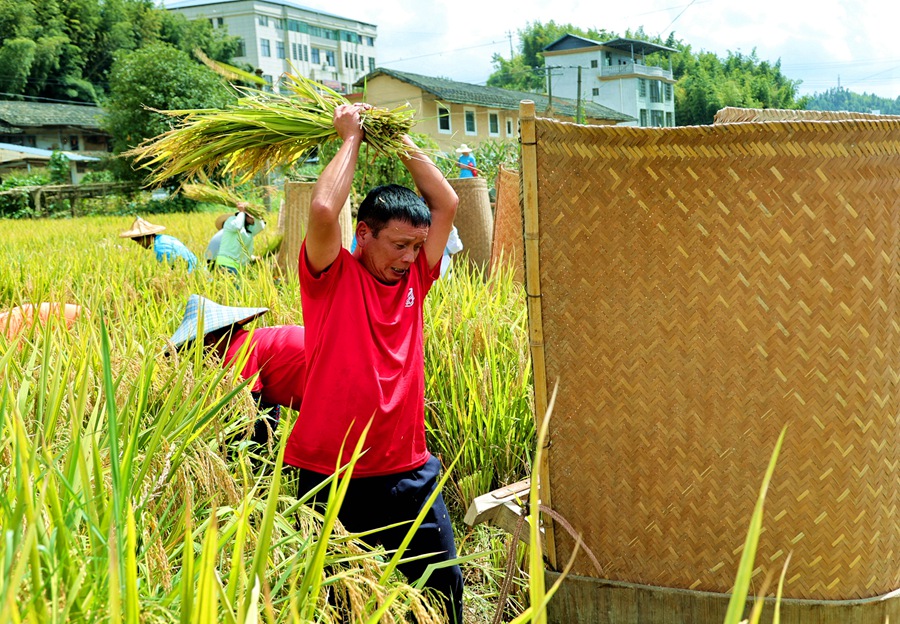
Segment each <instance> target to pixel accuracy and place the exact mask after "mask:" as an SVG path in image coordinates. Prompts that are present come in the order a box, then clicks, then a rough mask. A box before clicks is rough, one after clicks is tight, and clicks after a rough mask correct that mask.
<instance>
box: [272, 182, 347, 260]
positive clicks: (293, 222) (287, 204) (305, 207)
mask: <svg viewBox="0 0 900 624" xmlns="http://www.w3.org/2000/svg"><path fill="white" fill-rule="evenodd" d="M314 186H315V182H285V183H284V206H282V208H281V214H279V215H278V225H279V227H280V228H281V231H282V233H283V238H282V239H281V248H280V249H279V250H278V264H279V266H280V267H281V269H282V271H285V272H290V273H292V274H294V275H297V270H298V268H297V260H298V259H299V258H300V246H301V245H302V244H303V239H304V237H305V236H306V226H307V223H308V221H309V205H310V200H311V199H312V190H313V187H314ZM339 222H340V225H341V245H343V247H344V248H345V249H350V244H351V242H352V241H353V218H352V216H351V215H350V198H349V197H348V198H347V202H346V203H345V204H344V207H343V208H342V209H341V214H340V217H339Z"/></svg>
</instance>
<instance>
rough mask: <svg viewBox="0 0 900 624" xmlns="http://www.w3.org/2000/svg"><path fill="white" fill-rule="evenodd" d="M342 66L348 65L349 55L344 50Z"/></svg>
mask: <svg viewBox="0 0 900 624" xmlns="http://www.w3.org/2000/svg"><path fill="white" fill-rule="evenodd" d="M344 67H345V68H347V67H350V55H349V54H348V53H347V52H344Z"/></svg>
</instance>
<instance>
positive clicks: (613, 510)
mask: <svg viewBox="0 0 900 624" xmlns="http://www.w3.org/2000/svg"><path fill="white" fill-rule="evenodd" d="M536 130H537V172H538V179H537V186H538V212H539V226H540V262H541V264H540V266H541V276H540V277H541V280H540V281H541V292H542V315H543V319H544V321H543V332H544V338H545V353H546V366H547V379H548V384H552V383H554V382H555V380H557V379H559V382H560V387H559V395H558V397H557V401H556V406H555V409H554V413H553V418H552V421H551V446H550V450H549V453H550V455H549V462H550V487H551V493H552V501H553V507H554V508H555V509H556V510H557V511H558V512H560V513H561V514H562V515H563V516H564V517H565V518H566V519H568V520H569V522H571V523H572V524H573V525H574V526H575V528H576V530H578V531H580V532H581V533H582V534H583V537H584V539H585V541H586V544H587V546H588V547H589V548H590V549H591V550H592V551H593V552H594V554H595V555H596V556H597V557H598V558H599V559H600V562H601V563H602V564H603V567H604V573H605V575H606V578H609V579H612V580H621V581H628V582H635V583H644V584H650V585H658V586H663V587H672V588H684V589H694V590H708V591H718V592H728V591H730V588H731V585H732V583H733V580H734V576H735V572H736V569H737V564H738V561H739V559H740V555H741V548H742V545H743V541H744V538H745V536H746V531H747V528H748V526H749V518H750V514H751V511H752V508H753V505H754V502H755V499H756V496H757V493H758V488H759V483H760V481H761V479H762V475H763V473H764V470H765V466H766V463H767V461H768V458H769V454H770V452H771V450H772V448H773V446H774V442H775V440H776V438H777V436H778V434H779V432H780V430H781V428H782V427H783V426H784V425H785V424H787V425H788V431H787V437H786V442H785V447H784V448H783V450H782V454H781V457H780V458H779V461H778V466H777V468H776V471H775V475H774V480H773V485H772V487H771V488H770V489H769V492H768V497H767V499H766V515H765V519H764V531H763V534H762V537H761V542H760V547H759V551H758V554H757V558H756V562H757V565H758V566H759V569H758V570H757V573H758V576H757V577H756V578H757V581H756V582H757V583H758V582H761V580H762V574H763V573H764V571H765V570H768V569H770V568H776V569H780V566H781V565H782V564H783V563H784V561H785V557H786V556H787V554H788V553H789V552H791V551H792V552H793V557H792V560H791V564H790V568H789V570H788V573H787V580H786V586H785V596H786V597H788V598H809V599H822V600H841V599H852V598H863V597H869V596H875V595H880V594H883V593H887V592H889V591H892V590H894V589H897V588H898V587H900V523H898V522H897V517H898V516H897V512H898V509H897V505H898V499H900V497H898V478H900V445H898V439H900V438H898V433H900V431H898V429H900V422H898V413H900V395H898V392H897V386H898V365H900V360H898V357H900V341H898V331H900V325H898V318H897V315H898V288H897V285H898V282H897V279H898V274H897V269H898V245H900V176H898V171H900V121H892V120H887V121H877V122H876V121H870V120H857V121H835V122H805V121H798V122H789V121H784V122H767V123H741V124H722V125H714V126H697V127H685V128H665V129H656V128H627V127H585V126H576V125H573V124H567V123H560V122H556V121H552V120H548V119H538V120H537V124H536ZM551 389H552V388H551ZM555 539H556V545H557V549H558V551H557V552H558V556H559V561H562V562H565V561H567V560H568V557H569V555H570V553H571V551H572V545H573V544H572V540H571V539H570V538H569V536H568V534H567V533H566V532H564V531H562V530H557V531H556V532H555ZM573 572H574V573H576V574H581V575H585V576H591V575H593V574H595V572H594V571H593V567H592V566H591V565H590V564H589V562H588V561H587V559H586V558H585V557H581V558H580V559H579V561H578V562H577V563H576V566H575V569H574V570H573Z"/></svg>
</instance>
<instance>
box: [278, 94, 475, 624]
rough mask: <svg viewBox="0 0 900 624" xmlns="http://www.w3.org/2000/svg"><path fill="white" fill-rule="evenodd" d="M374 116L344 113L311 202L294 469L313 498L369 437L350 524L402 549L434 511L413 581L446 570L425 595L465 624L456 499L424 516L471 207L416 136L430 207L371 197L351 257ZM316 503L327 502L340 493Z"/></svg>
mask: <svg viewBox="0 0 900 624" xmlns="http://www.w3.org/2000/svg"><path fill="white" fill-rule="evenodd" d="M368 107H369V106H368V105H367V104H346V105H341V106H338V107H337V108H336V110H335V112H334V116H333V123H334V127H335V130H336V131H337V134H338V135H339V136H340V138H341V139H343V143H342V144H341V146H340V148H339V149H338V151H337V154H336V155H335V156H334V157H333V158H332V159H331V161H330V162H329V163H328V165H327V166H326V167H325V169H324V170H323V171H322V173H321V175H320V176H319V179H318V181H317V182H316V184H315V186H314V188H313V191H312V197H311V199H310V209H309V222H308V227H307V231H306V238H305V240H304V241H303V243H302V245H301V248H300V258H299V277H300V298H301V305H302V307H303V320H304V324H305V326H306V354H307V383H306V388H305V393H304V395H303V404H302V405H301V407H300V413H299V415H298V417H297V421H296V423H295V425H294V428H293V430H292V431H291V434H290V436H289V438H288V441H287V445H286V447H285V455H284V459H285V462H286V463H288V464H290V465H293V466H297V467H299V468H300V474H299V476H298V495H301V496H302V495H304V494H305V493H307V492H309V491H310V490H312V489H313V488H314V487H315V486H317V485H318V484H320V483H321V482H322V481H323V480H325V479H327V478H328V477H329V476H330V475H331V474H333V473H334V471H335V470H336V468H337V467H338V466H339V465H341V466H342V465H345V464H346V463H347V461H348V460H349V459H350V456H351V454H352V452H353V449H354V448H355V447H356V445H357V444H358V442H359V440H360V439H361V437H362V435H363V431H364V430H365V429H366V428H367V427H368V433H367V434H366V437H365V442H364V445H363V448H364V449H365V452H364V454H363V455H362V456H361V457H360V458H359V460H358V461H357V462H356V464H355V466H354V469H353V474H352V475H351V479H350V482H349V486H348V490H347V493H346V496H345V498H344V500H343V503H342V504H341V507H340V510H339V511H338V518H340V520H341V522H342V523H343V525H344V526H345V527H346V528H347V530H349V531H351V532H354V533H364V534H365V535H366V537H365V538H364V539H366V540H369V541H370V542H371V543H374V542H378V543H380V544H382V545H383V546H384V547H385V548H386V549H387V550H388V551H391V550H394V549H397V548H399V547H400V545H401V543H402V542H403V540H404V538H405V537H406V533H407V532H408V528H409V522H410V521H412V520H414V519H415V518H416V517H417V515H418V514H419V512H420V511H424V513H425V516H424V521H423V522H422V525H421V526H420V527H419V529H418V531H417V532H416V534H415V535H414V536H413V539H412V541H411V542H410V543H409V545H408V547H407V549H406V551H405V554H404V558H405V559H406V560H405V562H404V563H403V564H402V565H400V566H399V568H400V571H401V572H403V573H404V574H405V575H406V577H407V578H408V579H409V580H410V581H411V582H414V581H416V580H417V579H419V578H421V577H422V576H423V574H424V573H425V571H426V569H427V568H428V567H429V565H430V564H440V563H444V564H445V566H443V567H437V569H434V570H432V573H431V575H430V576H429V577H428V578H427V580H426V581H425V583H424V585H425V587H428V588H430V589H432V590H433V591H436V592H438V595H439V597H440V598H441V599H442V603H443V606H444V608H445V609H446V612H447V614H448V616H449V618H450V621H451V622H457V623H459V624H462V613H463V598H462V597H463V579H462V573H461V571H460V568H459V566H458V565H446V563H447V562H449V561H451V560H453V559H455V558H456V545H455V543H454V540H453V527H452V525H451V524H450V520H449V516H448V514H447V508H446V505H445V504H444V499H443V497H442V496H441V495H440V493H437V494H436V497H435V500H434V502H433V504H432V506H431V507H430V508H427V509H425V508H424V504H425V502H426V501H428V500H429V497H430V496H431V495H432V493H434V491H435V489H436V487H437V483H438V481H439V475H440V471H441V462H440V460H439V459H438V458H436V457H433V456H432V455H431V454H430V453H429V452H428V449H427V447H426V444H425V361H424V348H423V340H424V337H423V324H424V320H423V303H424V299H425V296H426V295H427V294H428V292H429V290H430V289H431V286H432V284H434V281H435V280H436V279H437V278H438V276H439V275H440V264H441V257H442V255H443V252H444V248H445V247H446V245H447V239H448V237H449V235H450V230H451V228H452V227H453V218H454V216H455V214H456V208H457V204H458V203H459V199H458V197H457V196H456V192H455V191H454V190H453V188H452V187H451V186H450V184H449V183H448V182H447V180H446V179H445V178H444V176H443V174H442V173H441V171H440V170H439V169H438V168H437V167H436V166H435V165H434V163H433V162H432V161H431V159H429V158H428V156H426V155H425V153H424V152H422V150H421V149H419V147H417V146H416V144H415V143H413V141H412V140H411V139H410V138H409V137H408V136H404V137H403V139H402V140H403V143H404V146H405V147H406V152H405V153H403V154H401V155H400V156H399V157H400V160H401V162H402V163H403V164H404V165H405V166H406V168H407V169H408V170H409V172H410V174H411V175H412V179H413V182H414V183H415V185H416V188H418V190H419V192H420V193H421V195H422V197H421V198H420V197H419V196H418V195H416V193H415V192H414V191H412V190H411V189H408V188H405V187H402V186H398V185H395V184H390V185H386V186H379V187H376V188H374V189H372V190H371V191H370V192H369V193H368V195H366V197H365V199H364V200H363V202H362V203H361V204H360V207H359V211H358V214H357V224H356V230H355V233H356V241H357V246H356V251H354V252H353V254H351V253H350V252H349V251H347V250H346V249H344V248H343V247H342V245H341V228H340V221H339V215H340V212H341V208H342V207H343V205H344V202H345V201H346V200H347V197H348V196H349V194H350V189H351V186H352V183H353V174H354V171H355V169H356V165H357V161H358V159H359V151H360V146H361V144H362V143H363V141H364V140H365V138H366V137H365V130H364V128H363V125H362V123H361V113H362V112H363V111H364V110H366V109H367V108H368ZM312 503H313V504H316V505H323V504H326V503H327V488H325V489H324V490H321V491H320V492H319V493H317V494H316V495H314V496H313V499H312ZM398 523H399V524H398ZM385 527H388V528H385ZM391 527H392V528H391ZM410 559H414V560H410Z"/></svg>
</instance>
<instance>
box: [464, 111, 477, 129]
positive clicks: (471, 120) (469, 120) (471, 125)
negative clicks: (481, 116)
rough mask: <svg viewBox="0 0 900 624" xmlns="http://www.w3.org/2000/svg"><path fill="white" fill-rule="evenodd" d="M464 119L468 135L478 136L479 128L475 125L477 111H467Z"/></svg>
mask: <svg viewBox="0 0 900 624" xmlns="http://www.w3.org/2000/svg"><path fill="white" fill-rule="evenodd" d="M464 118H465V120H466V134H478V127H477V126H476V125H475V111H473V110H467V111H466V112H465V114H464Z"/></svg>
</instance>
